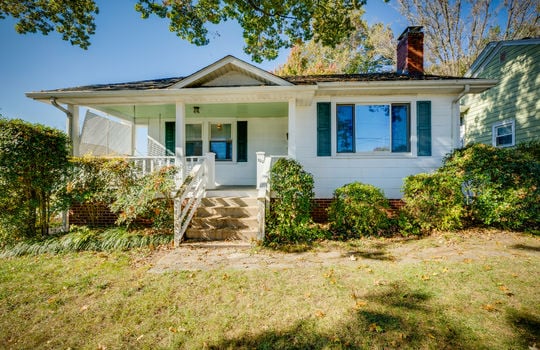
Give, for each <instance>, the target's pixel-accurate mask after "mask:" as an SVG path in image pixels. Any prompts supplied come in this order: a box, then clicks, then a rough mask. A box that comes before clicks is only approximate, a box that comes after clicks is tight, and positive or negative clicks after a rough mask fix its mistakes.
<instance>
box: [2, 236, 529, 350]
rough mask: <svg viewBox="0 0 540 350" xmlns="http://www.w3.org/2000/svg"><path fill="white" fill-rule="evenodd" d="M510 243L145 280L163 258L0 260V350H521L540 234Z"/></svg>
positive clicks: (426, 243) (427, 243)
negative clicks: (468, 251) (470, 252)
mask: <svg viewBox="0 0 540 350" xmlns="http://www.w3.org/2000/svg"><path fill="white" fill-rule="evenodd" d="M471 239H474V238H471ZM434 242H436V241H435V238H426V239H424V240H419V241H415V242H412V243H408V244H409V245H410V246H412V245H414V247H417V249H419V251H420V250H421V249H423V248H425V247H431V246H433V244H434ZM459 242H460V240H459V239H455V240H454V241H453V243H452V244H454V245H459V244H460V243H459ZM518 243H519V244H520V245H519V246H518V245H516V247H518V248H520V249H513V248H511V247H509V248H508V249H509V250H510V249H513V250H512V254H507V255H504V256H500V255H496V254H493V255H491V256H490V254H485V255H483V256H482V257H478V258H474V259H462V260H460V259H455V260H452V259H450V260H445V259H437V258H436V257H434V258H433V259H421V260H419V261H410V262H405V261H400V260H394V259H377V256H373V257H371V258H372V260H373V262H369V263H364V261H363V260H362V261H358V264H357V265H351V264H346V265H336V266H306V267H304V268H296V269H292V268H285V269H265V268H261V269H253V270H239V269H218V270H209V271H195V272H193V271H178V272H172V273H164V274H155V273H149V272H148V270H149V269H150V268H151V267H152V266H153V264H155V263H156V260H157V258H158V257H159V256H160V255H162V254H163V253H156V252H155V251H150V250H138V251H132V252H119V253H102V252H101V253H91V252H81V253H70V254H62V255H37V256H23V257H14V258H3V259H0V314H1V315H2V317H1V318H0V348H6V349H34V348H50V349H67V348H76V349H80V348H82V349H126V348H133V349H141V348H142V349H145V348H146V349H155V348H163V349H179V348H180V349H182V348H185V349H201V348H211V349H222V348H224V349H238V348H245V349H251V348H262V349H274V348H291V349H342V348H361V349H388V348H389V349H394V348H396V349H403V348H410V349H529V347H533V344H534V343H537V345H538V346H540V334H539V332H540V331H539V329H540V292H539V290H540V282H539V280H540V279H539V276H540V273H539V272H540V259H539V258H538V257H539V256H540V255H539V254H540V253H539V246H540V240H539V239H538V238H534V237H525V238H524V241H523V242H518ZM355 244H357V246H360V245H362V244H364V243H362V242H361V241H360V242H356V243H355V242H353V243H349V244H343V245H342V246H339V245H338V248H339V249H348V248H350V247H354V246H355ZM398 244H400V243H396V245H398ZM411 244H412V245H411ZM330 246H331V248H326V249H336V248H334V246H333V245H330ZM514 248H515V247H514ZM253 253H254V254H255V253H258V254H261V251H260V250H253ZM262 253H264V250H263V251H262Z"/></svg>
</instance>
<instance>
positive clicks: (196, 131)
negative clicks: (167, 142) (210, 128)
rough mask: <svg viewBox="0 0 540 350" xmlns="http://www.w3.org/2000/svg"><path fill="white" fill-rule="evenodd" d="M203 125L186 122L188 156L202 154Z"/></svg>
mask: <svg viewBox="0 0 540 350" xmlns="http://www.w3.org/2000/svg"><path fill="white" fill-rule="evenodd" d="M202 148H203V141H202V125H201V124H186V157H194V156H202V154H203V149H202Z"/></svg>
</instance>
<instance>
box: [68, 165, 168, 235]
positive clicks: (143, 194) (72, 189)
mask: <svg viewBox="0 0 540 350" xmlns="http://www.w3.org/2000/svg"><path fill="white" fill-rule="evenodd" d="M72 163H73V165H74V166H73V170H72V172H71V175H70V176H69V181H68V183H67V186H66V188H65V191H64V193H63V198H64V202H65V207H66V208H67V207H69V205H70V203H84V204H85V208H86V209H87V211H88V214H89V215H88V217H89V218H90V221H91V222H89V225H94V223H95V222H96V221H97V215H98V214H97V213H99V208H101V206H102V204H103V203H106V204H107V205H108V206H109V208H110V210H111V211H112V212H114V213H117V214H118V220H117V222H116V223H117V224H118V225H123V226H126V227H130V226H132V225H133V224H134V223H136V222H137V221H151V222H152V225H153V226H154V227H156V228H164V229H172V226H173V205H172V201H173V199H172V195H171V194H172V192H173V190H174V188H175V183H174V174H175V173H176V171H177V168H175V167H165V168H162V169H160V170H159V171H155V172H152V173H149V174H146V175H145V176H142V177H141V176H138V175H137V171H136V169H135V166H134V164H133V163H132V162H129V161H127V160H126V159H123V158H96V157H91V156H85V157H81V158H75V159H73V160H72ZM92 213H94V215H92Z"/></svg>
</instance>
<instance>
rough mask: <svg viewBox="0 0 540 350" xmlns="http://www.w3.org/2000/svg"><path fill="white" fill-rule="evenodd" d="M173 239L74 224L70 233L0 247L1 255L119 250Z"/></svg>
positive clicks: (152, 232) (150, 233)
mask: <svg viewBox="0 0 540 350" xmlns="http://www.w3.org/2000/svg"><path fill="white" fill-rule="evenodd" d="M172 241H173V234H172V233H160V232H154V231H152V230H146V231H145V230H137V231H128V230H126V229H125V228H122V227H113V228H108V229H104V230H97V229H89V228H87V227H85V226H81V227H76V226H74V227H72V229H71V230H70V232H68V233H60V234H59V235H53V236H50V237H47V238H45V239H34V240H24V241H20V242H18V243H16V244H14V245H12V246H8V247H4V248H3V249H1V250H0V257H10V256H21V255H27V254H29V255H37V254H45V253H49V254H58V253H68V252H79V251H119V250H128V249H133V248H144V247H157V246H160V245H167V244H171V243H172Z"/></svg>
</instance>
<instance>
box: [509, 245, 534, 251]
mask: <svg viewBox="0 0 540 350" xmlns="http://www.w3.org/2000/svg"><path fill="white" fill-rule="evenodd" d="M512 248H514V249H519V250H530V251H533V252H540V247H534V246H530V245H525V244H514V245H513V246H512Z"/></svg>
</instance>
